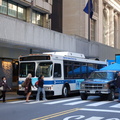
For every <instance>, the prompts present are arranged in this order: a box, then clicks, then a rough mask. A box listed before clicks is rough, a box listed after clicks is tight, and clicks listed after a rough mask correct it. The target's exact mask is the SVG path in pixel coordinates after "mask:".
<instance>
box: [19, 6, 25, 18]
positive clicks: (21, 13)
mask: <svg viewBox="0 0 120 120" xmlns="http://www.w3.org/2000/svg"><path fill="white" fill-rule="evenodd" d="M18 18H19V19H22V20H26V9H25V8H24V7H22V6H18Z"/></svg>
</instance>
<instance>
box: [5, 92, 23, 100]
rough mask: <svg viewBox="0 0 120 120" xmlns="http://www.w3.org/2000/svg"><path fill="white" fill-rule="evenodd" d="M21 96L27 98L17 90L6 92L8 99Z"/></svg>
mask: <svg viewBox="0 0 120 120" xmlns="http://www.w3.org/2000/svg"><path fill="white" fill-rule="evenodd" d="M19 98H25V96H22V95H17V92H16V91H14V92H6V100H10V99H19Z"/></svg>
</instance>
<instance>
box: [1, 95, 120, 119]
mask: <svg viewBox="0 0 120 120" xmlns="http://www.w3.org/2000/svg"><path fill="white" fill-rule="evenodd" d="M119 114H120V103H118V102H117V99H115V100H114V101H106V100H104V101H101V100H100V99H99V97H93V96H90V97H89V98H88V100H84V101H83V100H81V98H80V97H79V96H72V97H68V98H61V97H58V98H52V99H48V100H47V101H35V100H34V99H31V100H30V102H29V103H26V102H25V100H24V99H16V100H8V101H7V102H6V103H2V102H0V119H1V120H120V115H119Z"/></svg>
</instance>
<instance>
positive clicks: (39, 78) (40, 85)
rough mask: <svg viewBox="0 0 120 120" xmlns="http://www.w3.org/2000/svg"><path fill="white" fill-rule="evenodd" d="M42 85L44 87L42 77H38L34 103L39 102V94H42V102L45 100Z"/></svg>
mask: <svg viewBox="0 0 120 120" xmlns="http://www.w3.org/2000/svg"><path fill="white" fill-rule="evenodd" d="M43 85H44V76H43V75H40V77H38V89H37V96H36V101H39V99H40V97H39V96H40V92H42V94H43V100H47V99H46V95H45V90H44V87H43Z"/></svg>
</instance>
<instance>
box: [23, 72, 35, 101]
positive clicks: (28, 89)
mask: <svg viewBox="0 0 120 120" xmlns="http://www.w3.org/2000/svg"><path fill="white" fill-rule="evenodd" d="M31 77H32V74H30V73H29V74H28V76H27V78H26V80H25V94H26V102H29V97H30V95H31V86H32V87H33V88H34V86H33V85H32V79H31Z"/></svg>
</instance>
